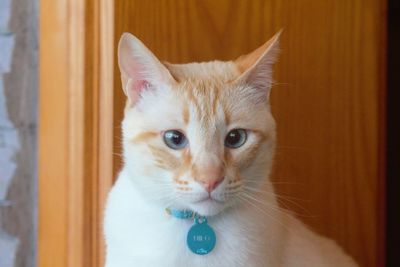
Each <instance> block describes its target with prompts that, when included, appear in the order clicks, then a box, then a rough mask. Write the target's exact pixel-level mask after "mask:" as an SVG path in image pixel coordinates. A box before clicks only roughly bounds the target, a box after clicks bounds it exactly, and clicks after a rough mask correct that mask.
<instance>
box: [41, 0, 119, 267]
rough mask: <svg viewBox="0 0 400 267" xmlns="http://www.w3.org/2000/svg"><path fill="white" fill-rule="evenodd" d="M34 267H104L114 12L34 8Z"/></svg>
mask: <svg viewBox="0 0 400 267" xmlns="http://www.w3.org/2000/svg"><path fill="white" fill-rule="evenodd" d="M40 8H41V10H40V14H41V19H40V44H41V45H40V105H39V106H40V107H39V113H40V115H39V117H40V129H39V151H40V153H39V252H38V266H41V267H54V266H57V267H79V266H82V267H83V266H103V263H102V261H103V257H102V256H103V254H104V250H103V245H102V244H103V242H102V240H103V238H102V230H101V226H102V217H103V215H102V214H103V210H104V207H103V206H104V201H105V199H106V194H107V191H108V189H109V188H110V186H111V182H112V144H113V143H112V138H111V136H112V129H113V126H112V125H113V121H112V116H113V110H112V108H113V90H112V89H110V88H112V87H113V51H114V49H113V23H112V20H113V5H112V1H111V0H98V1H97V0H86V1H79V0H56V1H53V0H43V1H41V5H40Z"/></svg>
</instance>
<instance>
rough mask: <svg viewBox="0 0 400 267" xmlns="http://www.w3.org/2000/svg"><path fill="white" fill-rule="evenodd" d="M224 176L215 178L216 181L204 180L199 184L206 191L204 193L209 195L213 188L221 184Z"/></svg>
mask: <svg viewBox="0 0 400 267" xmlns="http://www.w3.org/2000/svg"><path fill="white" fill-rule="evenodd" d="M224 178H225V177H224V176H222V177H220V178H217V179H209V180H205V181H201V184H202V185H203V187H204V189H206V191H207V192H208V193H211V192H212V191H213V190H214V189H215V188H217V186H218V185H219V184H220V183H222V181H223V180H224Z"/></svg>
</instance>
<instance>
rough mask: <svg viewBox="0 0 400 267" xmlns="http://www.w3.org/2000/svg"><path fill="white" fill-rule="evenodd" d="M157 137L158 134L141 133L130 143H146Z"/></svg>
mask: <svg viewBox="0 0 400 267" xmlns="http://www.w3.org/2000/svg"><path fill="white" fill-rule="evenodd" d="M158 135H159V133H157V132H143V133H140V134H138V135H136V136H135V137H133V138H132V139H131V142H132V143H140V142H144V141H147V140H148V139H151V138H155V137H157V136H158Z"/></svg>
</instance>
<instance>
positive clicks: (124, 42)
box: [119, 34, 278, 216]
mask: <svg viewBox="0 0 400 267" xmlns="http://www.w3.org/2000/svg"><path fill="white" fill-rule="evenodd" d="M277 40H278V36H275V37H274V38H272V39H271V40H270V41H269V42H267V43H266V44H265V45H264V46H262V47H260V48H259V49H257V50H255V51H254V52H253V53H250V54H249V55H246V56H242V57H240V58H239V59H237V60H236V61H230V62H218V61H214V62H208V63H192V64H183V65H173V64H164V65H163V64H161V63H160V62H159V61H158V60H157V59H156V58H155V56H154V55H153V54H152V53H151V52H150V51H149V50H147V48H146V47H145V46H144V45H143V44H142V43H141V42H140V41H139V40H138V39H136V38H135V37H133V36H132V35H129V34H124V35H123V37H122V38H121V41H120V45H119V65H120V69H121V73H122V82H123V87H124V92H125V93H126V95H127V97H128V101H127V106H126V108H125V117H124V120H123V146H124V160H125V167H126V168H127V170H128V172H129V174H130V176H131V177H132V179H133V183H134V185H135V186H137V188H138V189H139V190H140V192H142V193H143V195H144V196H145V197H146V198H148V199H149V201H154V203H156V204H161V205H163V206H164V207H165V208H168V207H170V208H181V209H191V210H193V211H195V212H198V213H199V214H202V215H205V216H210V215H214V214H217V213H219V212H220V211H222V210H223V209H224V208H226V207H228V206H232V205H235V204H236V203H238V202H240V200H243V193H245V191H246V190H256V189H257V185H258V184H260V183H262V182H265V181H266V179H268V174H269V172H270V169H271V162H272V158H273V153H274V146H275V122H274V120H273V118H272V115H271V113H270V110H269V105H268V95H269V90H270V86H271V65H272V63H273V60H274V56H275V54H276V51H277ZM248 192H249V191H248ZM250 193H251V191H250Z"/></svg>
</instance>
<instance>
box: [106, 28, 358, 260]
mask: <svg viewBox="0 0 400 267" xmlns="http://www.w3.org/2000/svg"><path fill="white" fill-rule="evenodd" d="M278 43H279V34H277V35H275V36H274V37H273V38H271V40H269V41H268V42H267V43H265V44H264V45H262V46H261V47H259V48H258V49H256V50H255V51H253V52H252V53H250V54H248V55H244V56H241V57H239V58H238V59H236V60H234V61H227V62H221V61H212V62H205V63H190V64H169V63H161V62H160V61H159V60H158V59H157V58H156V57H155V56H154V55H153V54H152V53H151V52H150V51H149V50H148V49H147V48H146V47H145V46H144V45H143V44H142V43H141V42H140V41H139V40H138V39H137V38H135V37H134V36H132V35H131V34H128V33H125V34H123V36H122V38H121V40H120V42H119V47H118V62H119V67H120V70H121V77H122V86H123V90H124V92H125V94H126V96H127V104H126V108H125V117H124V119H123V122H122V130H123V148H124V154H123V155H124V157H123V158H124V167H123V169H122V171H121V173H120V174H119V177H118V180H117V182H116V184H115V186H114V187H113V189H112V190H111V192H110V195H109V198H108V203H107V208H106V214H105V237H106V245H107V255H106V267H134V266H135V267H164V266H165V267H183V266H190V267H235V266H243V267H323V266H324V267H325V266H332V267H338V266H340V267H350V266H357V264H356V263H355V262H354V261H353V260H352V259H351V258H350V257H349V256H348V255H346V254H345V253H344V252H343V250H342V249H341V248H339V246H337V245H336V243H335V242H334V241H332V240H329V239H327V238H324V237H322V236H319V235H317V234H316V233H313V232H312V231H311V230H309V229H308V228H307V227H306V226H305V225H304V224H303V223H302V222H300V221H299V220H298V219H296V218H295V217H294V216H292V215H290V214H289V213H288V212H283V210H282V209H281V208H280V207H279V205H278V203H277V199H276V196H275V194H274V189H273V186H272V184H271V182H270V180H269V174H270V172H271V166H272V161H273V158H274V149H275V145H276V136H275V135H276V133H275V121H274V119H273V117H272V115H271V112H270V106H269V95H270V91H271V84H272V65H273V63H274V61H275V59H276V56H277V53H278V49H279V48H278ZM199 45H200V44H199ZM166 210H168V211H169V212H166ZM194 218H195V219H194ZM205 219H206V220H207V221H206V220H205ZM196 242H197V243H196Z"/></svg>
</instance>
